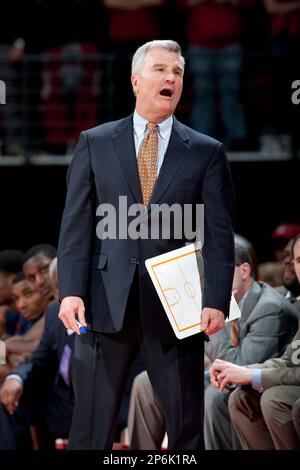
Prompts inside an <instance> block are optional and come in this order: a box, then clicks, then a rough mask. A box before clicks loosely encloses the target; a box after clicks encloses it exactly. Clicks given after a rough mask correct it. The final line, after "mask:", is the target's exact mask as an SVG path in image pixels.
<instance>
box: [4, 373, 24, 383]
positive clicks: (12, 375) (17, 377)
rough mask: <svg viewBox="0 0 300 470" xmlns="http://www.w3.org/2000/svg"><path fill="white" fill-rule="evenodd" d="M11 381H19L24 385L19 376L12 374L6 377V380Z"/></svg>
mask: <svg viewBox="0 0 300 470" xmlns="http://www.w3.org/2000/svg"><path fill="white" fill-rule="evenodd" d="M9 379H17V380H18V381H19V382H20V383H21V384H22V385H23V380H22V379H21V377H20V376H19V375H18V374H10V375H7V376H6V377H5V380H9Z"/></svg>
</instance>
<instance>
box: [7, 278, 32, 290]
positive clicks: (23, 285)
mask: <svg viewBox="0 0 300 470" xmlns="http://www.w3.org/2000/svg"><path fill="white" fill-rule="evenodd" d="M29 288H31V284H30V282H29V281H27V279H22V281H19V282H16V283H15V284H13V285H12V290H13V292H14V293H17V292H19V293H20V292H23V291H24V290H26V289H29Z"/></svg>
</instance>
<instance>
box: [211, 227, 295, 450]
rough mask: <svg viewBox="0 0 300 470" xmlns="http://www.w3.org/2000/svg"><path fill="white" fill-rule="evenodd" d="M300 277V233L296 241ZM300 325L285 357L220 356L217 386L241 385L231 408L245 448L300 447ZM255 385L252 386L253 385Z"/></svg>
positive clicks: (214, 382) (215, 369)
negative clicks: (245, 360) (249, 360)
mask: <svg viewBox="0 0 300 470" xmlns="http://www.w3.org/2000/svg"><path fill="white" fill-rule="evenodd" d="M292 253H293V262H294V266H295V271H296V274H297V277H298V280H299V281H300V234H299V235H298V236H297V237H295V239H294V241H293V245H292ZM299 345H300V327H299V329H298V331H297V334H296V336H295V337H294V339H293V341H292V342H291V344H290V345H289V346H288V347H287V349H286V351H285V353H284V354H283V356H282V357H280V358H278V359H269V360H267V361H265V362H262V363H260V364H251V365H249V366H247V367H241V366H237V365H235V364H232V363H229V362H226V361H220V360H216V361H215V362H214V364H213V365H212V367H211V370H210V376H211V383H212V385H213V386H215V387H216V388H218V389H220V390H224V387H226V386H228V385H230V384H237V385H243V387H241V388H240V387H238V388H237V389H236V390H235V391H234V392H233V393H232V394H231V396H230V398H229V411H230V416H231V419H232V422H233V425H234V427H235V429H236V431H237V434H238V436H239V439H240V442H241V444H242V447H243V449H255V450H270V449H277V450H284V449H285V450H299V449H300V350H299ZM251 385H252V387H251Z"/></svg>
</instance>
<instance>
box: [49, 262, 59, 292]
mask: <svg viewBox="0 0 300 470" xmlns="http://www.w3.org/2000/svg"><path fill="white" fill-rule="evenodd" d="M49 277H50V281H51V284H52V286H53V287H54V286H55V282H56V277H57V258H53V260H52V261H51V263H50V265H49Z"/></svg>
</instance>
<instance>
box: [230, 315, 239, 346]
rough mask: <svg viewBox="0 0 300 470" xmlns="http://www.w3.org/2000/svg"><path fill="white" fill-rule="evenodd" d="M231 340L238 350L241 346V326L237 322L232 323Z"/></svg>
mask: <svg viewBox="0 0 300 470" xmlns="http://www.w3.org/2000/svg"><path fill="white" fill-rule="evenodd" d="M230 340H231V344H232V346H233V347H234V348H237V347H238V346H239V344H240V338H239V324H238V321H237V320H231V322H230Z"/></svg>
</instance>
